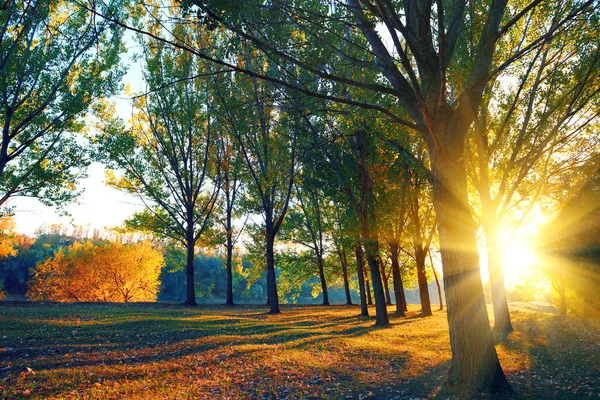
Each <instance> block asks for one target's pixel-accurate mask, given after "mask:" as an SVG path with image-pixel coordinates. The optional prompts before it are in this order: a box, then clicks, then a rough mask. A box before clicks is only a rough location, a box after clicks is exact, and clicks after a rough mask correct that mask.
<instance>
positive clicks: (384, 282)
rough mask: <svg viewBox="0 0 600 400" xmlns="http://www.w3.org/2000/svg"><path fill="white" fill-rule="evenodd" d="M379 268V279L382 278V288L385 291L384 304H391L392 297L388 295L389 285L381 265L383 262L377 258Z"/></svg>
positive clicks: (383, 267)
mask: <svg viewBox="0 0 600 400" xmlns="http://www.w3.org/2000/svg"><path fill="white" fill-rule="evenodd" d="M379 261H380V262H379V268H380V270H381V279H383V290H384V291H385V304H386V305H388V306H391V305H392V297H391V296H390V286H389V279H388V276H387V274H386V273H385V266H384V265H383V263H382V262H381V260H379Z"/></svg>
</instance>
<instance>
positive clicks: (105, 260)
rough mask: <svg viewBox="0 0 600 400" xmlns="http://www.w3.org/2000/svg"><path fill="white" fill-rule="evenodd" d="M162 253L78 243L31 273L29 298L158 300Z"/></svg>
mask: <svg viewBox="0 0 600 400" xmlns="http://www.w3.org/2000/svg"><path fill="white" fill-rule="evenodd" d="M163 263H164V262H163V257H162V254H161V253H160V252H158V251H157V250H155V249H154V248H152V246H151V245H150V243H148V242H140V243H136V244H121V243H102V244H99V245H95V244H93V243H92V242H91V241H86V242H75V243H74V244H73V245H71V246H69V247H67V248H61V249H60V250H58V251H57V252H56V253H55V255H54V257H52V258H50V259H48V260H46V261H44V262H41V263H39V264H38V265H37V266H36V267H35V269H33V270H32V278H31V281H30V284H29V291H28V292H27V296H28V297H29V298H30V299H32V300H53V301H104V302H109V301H110V302H130V301H156V295H157V293H158V287H159V280H158V277H159V274H160V269H161V267H162V265H163Z"/></svg>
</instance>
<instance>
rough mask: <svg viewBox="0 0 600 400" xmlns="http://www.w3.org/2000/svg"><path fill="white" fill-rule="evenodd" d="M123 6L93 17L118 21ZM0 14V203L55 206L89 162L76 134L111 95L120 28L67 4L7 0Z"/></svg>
mask: <svg viewBox="0 0 600 400" xmlns="http://www.w3.org/2000/svg"><path fill="white" fill-rule="evenodd" d="M126 5H127V2H126V1H121V0H115V1H110V2H107V3H103V4H102V5H98V11H100V12H105V13H110V14H111V15H113V16H114V17H115V18H120V19H125V18H124V16H125V13H124V11H125V8H126ZM3 8H4V9H3V11H2V12H1V13H0V26H1V28H0V120H2V121H3V136H2V141H1V142H0V153H1V154H2V156H1V157H0V187H1V189H0V205H3V204H4V203H5V202H6V201H7V200H8V199H9V198H10V197H12V196H16V195H24V196H33V197H37V198H38V199H40V200H41V201H42V202H43V203H46V204H48V205H51V204H59V205H60V204H63V203H64V202H65V201H67V200H71V199H72V198H74V196H75V195H76V194H77V193H75V192H74V190H75V183H76V181H77V180H78V179H80V178H81V177H83V176H85V172H83V170H82V169H83V168H84V167H86V166H87V165H88V164H89V159H88V158H87V155H86V154H87V153H86V151H85V148H84V146H83V141H82V137H81V136H80V134H81V133H83V132H85V131H86V130H87V127H86V124H85V121H84V119H85V118H86V116H87V112H88V111H89V110H90V109H91V108H93V107H95V105H96V104H97V103H98V101H99V100H100V99H102V98H103V97H107V96H111V95H113V94H115V93H117V92H118V90H119V87H120V86H119V82H120V80H121V77H122V76H123V73H124V69H123V67H122V66H121V65H120V64H119V62H120V58H119V56H120V54H121V53H122V52H123V51H124V47H123V44H122V42H121V39H122V34H123V29H122V28H120V27H118V26H116V25H115V24H112V23H110V22H108V21H105V20H102V19H97V18H93V17H92V16H91V15H90V13H89V11H88V10H87V9H86V8H85V6H84V5H80V4H78V3H76V2H71V1H66V2H63V1H54V0H42V1H36V2H33V3H32V2H28V1H21V0H16V1H10V2H8V3H6V4H5V5H4V7H3Z"/></svg>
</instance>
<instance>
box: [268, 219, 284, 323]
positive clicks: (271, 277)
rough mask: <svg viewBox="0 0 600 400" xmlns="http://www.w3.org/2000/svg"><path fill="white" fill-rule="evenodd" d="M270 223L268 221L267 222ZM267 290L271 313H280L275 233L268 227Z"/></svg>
mask: <svg viewBox="0 0 600 400" xmlns="http://www.w3.org/2000/svg"><path fill="white" fill-rule="evenodd" d="M267 225H268V223H267ZM266 233H267V292H268V294H269V314H279V313H280V312H281V311H280V310H279V298H278V296H277V278H276V276H275V254H274V250H273V244H274V242H275V238H274V235H273V234H272V232H271V230H270V229H267V232H266Z"/></svg>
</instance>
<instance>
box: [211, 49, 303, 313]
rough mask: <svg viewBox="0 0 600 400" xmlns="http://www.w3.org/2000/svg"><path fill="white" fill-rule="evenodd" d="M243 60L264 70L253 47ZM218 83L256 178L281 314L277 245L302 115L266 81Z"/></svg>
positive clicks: (228, 78) (271, 285) (272, 301)
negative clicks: (298, 119) (254, 56)
mask: <svg viewBox="0 0 600 400" xmlns="http://www.w3.org/2000/svg"><path fill="white" fill-rule="evenodd" d="M239 63H241V64H244V65H246V66H247V68H250V69H252V70H255V69H259V68H261V66H260V65H255V62H254V61H253V55H252V53H251V51H250V50H248V51H247V52H246V54H245V55H243V54H242V55H241V56H240V58H239ZM261 71H262V70H261ZM265 73H266V71H265ZM272 73H277V72H273V71H272ZM214 82H215V85H216V89H215V92H216V100H217V101H219V102H220V103H221V105H223V106H224V107H223V112H222V113H220V114H219V118H222V119H223V120H224V121H225V123H227V125H228V129H229V130H230V132H231V133H232V134H233V135H234V137H235V138H236V140H237V142H238V143H239V146H240V149H241V154H242V155H243V157H244V160H245V162H246V167H247V169H248V172H249V175H250V177H251V182H250V183H249V185H248V190H249V191H250V193H251V194H250V196H253V197H255V198H256V209H255V210H256V211H258V212H261V213H262V216H263V219H264V223H265V240H266V247H265V251H266V266H267V290H268V302H269V307H270V311H269V312H270V313H271V314H278V313H279V312H280V310H279V298H278V294H277V280H276V274H275V253H274V252H275V249H274V244H275V238H276V236H277V233H278V232H279V229H280V228H281V225H282V224H283V221H284V218H285V215H286V213H287V210H288V206H289V200H290V196H291V193H292V188H293V184H294V179H295V177H296V173H297V164H296V162H297V156H298V155H297V145H298V135H299V126H298V123H297V118H296V116H295V114H294V113H293V112H290V111H292V110H289V109H287V110H286V109H284V108H282V107H277V106H278V104H282V103H281V102H282V101H283V102H285V99H282V96H281V93H280V92H278V91H277V90H276V89H275V88H274V87H272V86H271V85H269V84H268V83H266V82H263V81H259V80H257V79H256V78H254V77H246V76H234V75H233V74H228V75H223V76H222V77H220V79H218V80H217V79H215V80H214ZM278 102H280V103H278ZM233 104H236V106H235V107H233V106H232V105H233Z"/></svg>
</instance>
